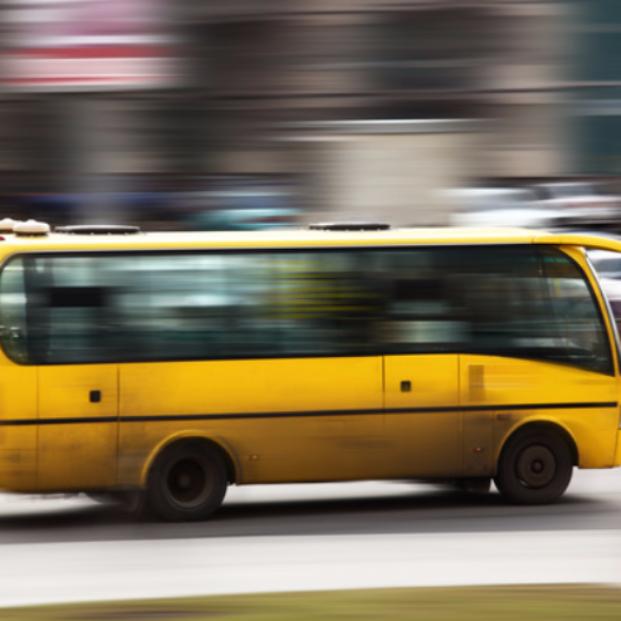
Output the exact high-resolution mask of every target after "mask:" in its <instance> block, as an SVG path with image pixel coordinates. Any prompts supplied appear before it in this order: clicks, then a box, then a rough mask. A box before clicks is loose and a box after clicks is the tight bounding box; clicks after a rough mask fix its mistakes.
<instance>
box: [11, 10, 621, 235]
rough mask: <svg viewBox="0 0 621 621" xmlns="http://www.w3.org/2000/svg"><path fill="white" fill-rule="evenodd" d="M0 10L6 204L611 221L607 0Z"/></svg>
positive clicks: (63, 214) (269, 219)
mask: <svg viewBox="0 0 621 621" xmlns="http://www.w3.org/2000/svg"><path fill="white" fill-rule="evenodd" d="M0 19H1V21H0V206H1V207H2V211H3V212H5V213H7V214H10V215H13V216H19V217H26V216H34V215H36V216H39V217H41V218H43V219H45V220H48V221H51V222H53V223H65V222H68V221H72V222H76V221H94V220H108V221H110V220H115V221H121V220H126V221H131V222H141V223H143V224H146V225H147V226H149V227H151V228H179V227H181V228H200V229H213V228H262V227H265V226H274V225H278V226H282V225H287V224H291V223H293V222H296V221H297V222H300V221H302V222H305V221H310V220H313V219H316V218H318V217H321V216H322V214H323V215H328V216H329V217H330V218H331V219H337V220H343V219H351V218H357V219H358V218H377V217H380V216H381V217H382V218H384V219H386V220H389V221H392V222H394V223H399V224H445V223H447V222H449V221H451V220H452V218H453V212H454V211H458V212H460V213H461V212H462V210H466V211H470V210H472V209H473V208H474V210H475V212H478V211H477V210H479V209H481V208H483V207H486V213H484V215H483V216H482V218H483V219H484V220H490V219H491V220H494V221H496V222H498V221H500V223H504V224H512V225H515V224H527V225H530V226H559V225H562V226H570V227H571V226H573V227H575V226H577V225H578V226H588V227H596V228H602V227H604V228H607V229H609V228H617V224H618V221H619V213H620V209H621V206H620V204H619V198H618V192H619V183H618V179H615V178H614V175H617V174H618V173H619V171H620V162H621V153H620V150H621V146H620V145H621V114H620V112H619V111H620V107H619V103H618V102H619V92H620V90H619V89H620V88H621V79H620V78H621V76H620V75H619V73H620V71H621V69H620V67H621V62H619V59H620V57H621V38H620V37H618V29H619V25H620V24H621V5H619V3H618V2H617V1H616V0H565V1H552V0H532V1H530V2H519V1H517V0H486V1H481V0H460V1H459V2H458V1H456V0H433V1H429V0H425V1H423V0H401V1H399V2H392V1H388V0H376V1H375V2H369V1H368V0H331V1H326V0H308V1H305V2H303V3H295V2H288V1H287V0H228V1H227V2H224V1H219V2H218V1H212V2H197V1H195V0H194V1H193V0H179V1H177V2H174V3H173V2H164V1H163V0H107V1H106V2H103V1H102V0H71V1H70V2H67V1H66V0H47V1H46V2H33V1H31V0H5V1H4V3H3V7H2V9H0ZM561 179H562V180H565V181H567V180H573V181H576V180H581V181H582V182H583V183H582V185H579V186H567V185H565V186H564V187H563V188H562V189H559V187H558V186H554V185H550V183H551V182H558V181H559V180H561ZM603 181H606V183H603ZM587 182H588V183H587ZM481 185H483V186H487V187H488V188H490V187H491V188H493V189H494V190H497V192H496V193H495V194H494V198H493V201H492V202H493V204H494V205H495V207H496V208H501V209H502V210H503V213H502V214H499V215H498V217H494V216H490V213H489V211H488V210H487V205H489V203H490V200H489V195H482V194H477V193H475V194H472V193H471V190H472V189H473V188H475V189H476V188H478V187H480V186H481ZM464 188H468V189H467V191H466V193H465V194H464V193H463V192H462V190H464ZM449 190H450V191H449ZM518 190H519V191H518Z"/></svg>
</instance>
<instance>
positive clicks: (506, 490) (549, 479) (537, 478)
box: [494, 429, 574, 504]
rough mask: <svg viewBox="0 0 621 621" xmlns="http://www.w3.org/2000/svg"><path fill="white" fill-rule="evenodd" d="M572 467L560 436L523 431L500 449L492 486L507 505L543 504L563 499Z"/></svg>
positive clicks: (533, 430) (570, 452) (552, 432)
mask: <svg viewBox="0 0 621 621" xmlns="http://www.w3.org/2000/svg"><path fill="white" fill-rule="evenodd" d="M573 466H574V458H573V451H572V449H571V446H570V445H569V444H568V442H567V440H565V438H564V437H563V436H562V435H561V434H560V433H559V432H555V431H554V430H549V429H532V430H525V431H522V432H518V433H517V434H516V435H515V436H513V437H512V438H510V439H509V440H508V442H507V444H506V445H505V447H504V448H503V450H502V453H501V455H500V460H499V462H498V471H497V473H496V477H495V478H494V483H495V484H496V487H497V488H498V490H499V491H500V493H501V494H502V495H503V497H504V498H505V499H506V500H508V501H509V502H512V503H515V504H546V503H549V502H553V501H555V500H557V499H558V498H560V497H561V496H562V495H563V493H564V492H565V490H566V489H567V486H568V485H569V482H570V481H571V475H572V473H573Z"/></svg>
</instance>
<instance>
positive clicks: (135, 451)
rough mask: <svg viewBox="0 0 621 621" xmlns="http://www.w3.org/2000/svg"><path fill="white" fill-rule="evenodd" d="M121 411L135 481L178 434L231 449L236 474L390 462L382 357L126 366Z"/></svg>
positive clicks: (331, 475)
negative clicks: (155, 453)
mask: <svg viewBox="0 0 621 621" xmlns="http://www.w3.org/2000/svg"><path fill="white" fill-rule="evenodd" d="M177 416H178V417H179V418H177V419H175V417H177ZM128 417H132V419H131V420H127V419H128ZM171 417H172V420H170V418H171ZM183 417H187V418H185V419H184V418H183ZM142 419H144V422H143V421H142ZM166 419H168V420H166ZM120 420H121V427H120V445H119V483H120V484H121V485H136V484H138V483H139V482H140V476H141V472H143V470H144V465H145V462H146V460H147V459H149V456H152V454H153V452H154V451H155V450H156V448H157V447H158V446H160V445H161V443H162V442H165V441H166V439H167V438H169V437H172V436H174V435H175V434H179V433H181V434H183V435H192V434H195V435H199V436H203V437H208V438H212V439H213V440H214V441H217V442H220V443H221V444H222V445H224V446H226V447H227V448H230V451H231V452H232V459H233V460H234V461H235V462H236V463H237V464H239V468H240V472H239V473H238V480H237V482H239V483H253V482H279V481H317V480H339V479H356V478H367V477H370V476H378V474H379V475H381V474H382V473H383V472H384V470H383V469H385V468H386V467H387V466H386V460H385V459H384V457H385V448H384V435H383V421H384V417H383V413H382V359H381V357H359V358H303V359H300V358H298V359H275V360H274V359H273V360H237V361H236V360H223V361H199V362H164V363H145V364H141V363H139V364H126V365H121V367H120Z"/></svg>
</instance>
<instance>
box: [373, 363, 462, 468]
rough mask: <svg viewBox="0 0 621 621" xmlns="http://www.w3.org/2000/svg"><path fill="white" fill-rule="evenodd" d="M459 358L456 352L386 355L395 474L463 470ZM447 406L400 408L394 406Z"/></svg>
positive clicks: (390, 451)
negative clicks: (459, 407)
mask: <svg viewBox="0 0 621 621" xmlns="http://www.w3.org/2000/svg"><path fill="white" fill-rule="evenodd" d="M457 363H458V358H457V356H456V355H454V354H442V355H423V354H418V355H411V356H386V358H385V363H384V364H385V370H384V372H385V382H386V399H385V401H386V408H387V409H388V410H389V412H388V413H387V414H386V437H387V442H388V446H387V450H388V454H389V458H388V459H389V461H390V463H391V465H392V468H393V472H392V473H391V474H392V475H393V476H411V477H418V476H421V477H426V476H429V477H433V476H450V475H452V476H455V475H458V474H460V473H461V469H462V453H461V414H460V413H459V412H458V411H456V410H453V411H450V408H456V407H457V406H458V405H459V390H458V367H457ZM395 408H397V409H407V408H413V409H414V410H416V409H420V408H423V409H424V408H448V411H435V412H424V411H423V412H421V411H414V412H399V413H390V410H391V409H395Z"/></svg>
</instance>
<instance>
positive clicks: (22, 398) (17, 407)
mask: <svg viewBox="0 0 621 621" xmlns="http://www.w3.org/2000/svg"><path fill="white" fill-rule="evenodd" d="M36 417H37V369H36V367H27V366H20V365H17V364H14V363H12V362H10V361H8V360H7V359H6V358H5V356H4V355H3V354H0V420H2V419H24V418H27V419H34V418H36Z"/></svg>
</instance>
